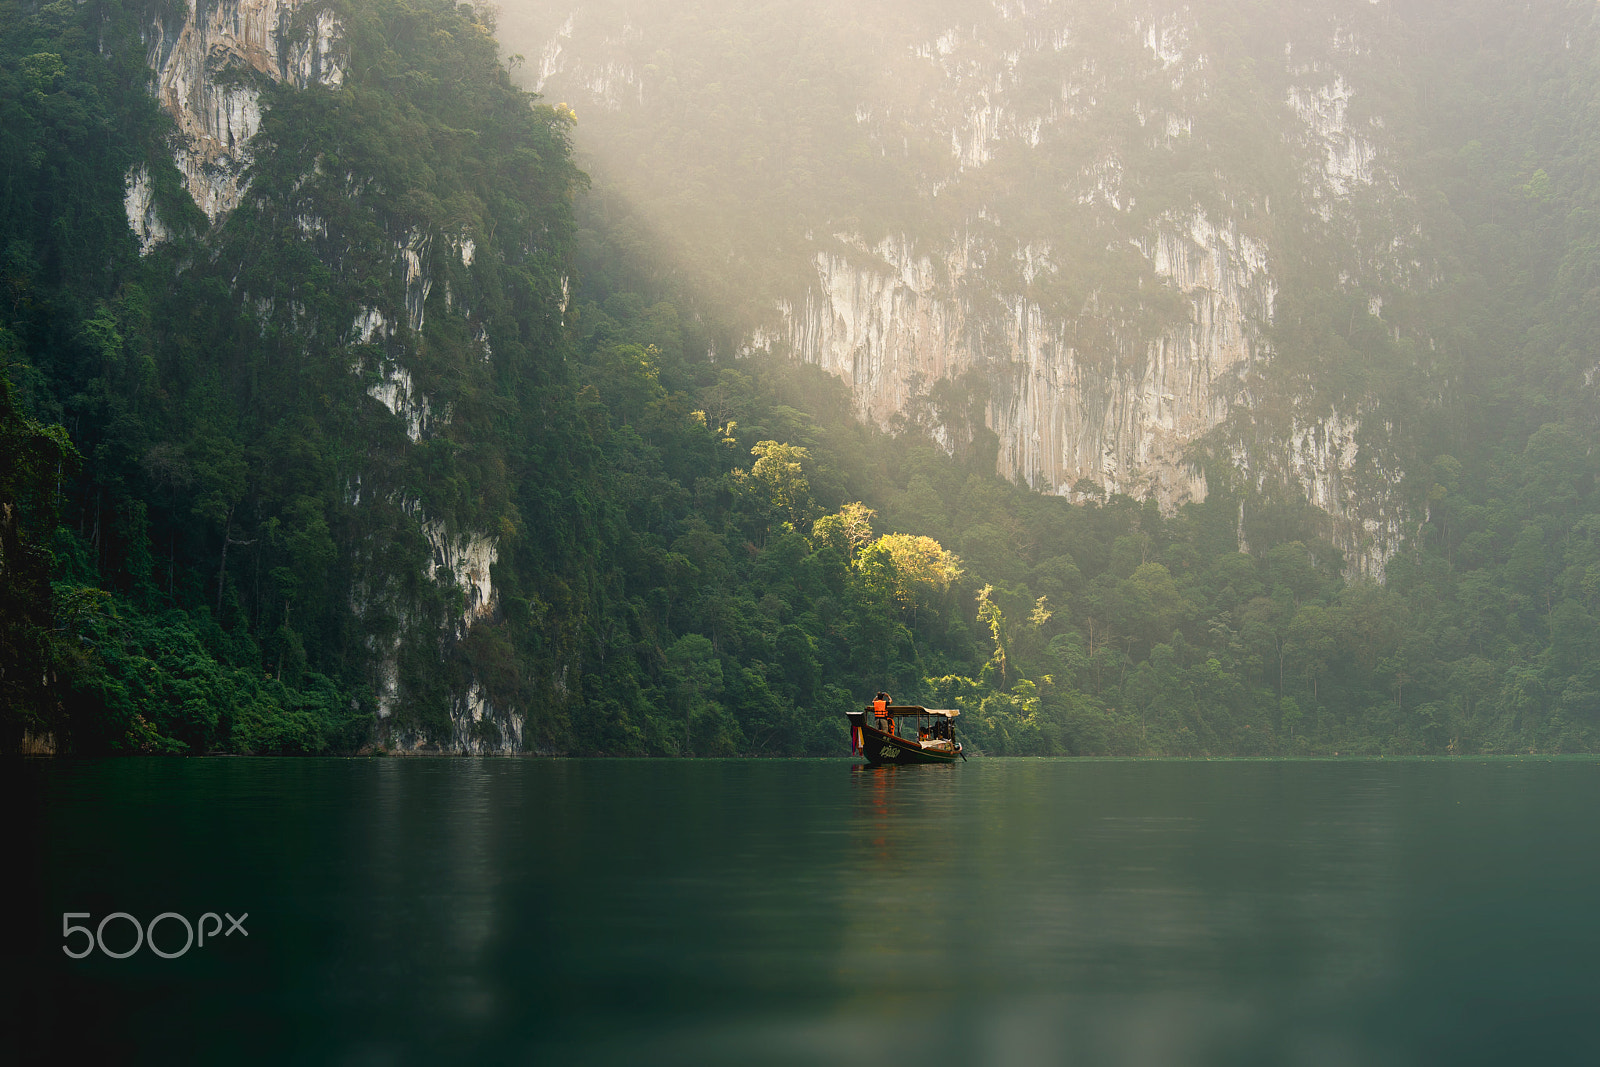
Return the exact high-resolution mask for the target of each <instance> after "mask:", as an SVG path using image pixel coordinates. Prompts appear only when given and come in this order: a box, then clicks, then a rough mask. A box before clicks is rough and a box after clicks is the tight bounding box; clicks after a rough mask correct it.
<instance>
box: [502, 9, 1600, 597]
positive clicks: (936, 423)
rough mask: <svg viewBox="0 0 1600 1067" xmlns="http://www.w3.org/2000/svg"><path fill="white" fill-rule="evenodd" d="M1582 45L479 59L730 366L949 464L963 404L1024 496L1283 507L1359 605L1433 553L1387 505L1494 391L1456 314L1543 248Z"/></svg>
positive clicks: (655, 18) (1421, 27)
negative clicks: (1250, 489)
mask: <svg viewBox="0 0 1600 1067" xmlns="http://www.w3.org/2000/svg"><path fill="white" fill-rule="evenodd" d="M1592 16H1593V12H1592V9H1591V8H1590V7H1589V6H1588V5H1582V4H1573V5H1560V4H1558V5H1553V6H1540V7H1539V8H1538V10H1537V11H1535V10H1533V9H1531V8H1525V7H1524V6H1520V5H1513V4H1503V3H1486V4H1471V3H1469V4H1464V5H1463V4H1430V3H1409V4H1407V3H1400V4H1396V3H1389V2H1368V0H1351V2H1346V3H1335V4H1322V3H1318V4H1311V3H1305V4H1297V3H1273V4H1260V3H1228V2H1222V3H1209V4H1203V5H1191V4H1180V3H1168V2H1154V3H1151V2H1133V3H1114V4H1103V3H1074V2H1066V0H1061V2H1055V3H965V4H959V3H947V4H896V3H884V2H876V3H867V4H848V5H847V4H827V3H805V4H800V3H787V4H786V3H772V4H759V5H742V4H733V3H717V2H711V3H688V4H674V5H653V4H646V3H629V2H625V0H624V2H612V3H606V2H599V3H533V2H527V0H523V2H519V3H510V4H507V5H506V8H505V13H504V17H503V19H504V28H503V32H502V35H503V36H504V38H505V40H506V42H507V43H506V46H505V47H506V49H507V50H508V51H514V52H519V53H521V54H523V55H524V56H525V57H526V58H525V60H524V61H522V62H521V63H519V64H518V66H517V67H516V72H517V75H518V76H519V77H520V78H521V79H522V80H523V81H524V83H525V84H528V85H529V86H530V87H531V88H534V89H536V90H537V91H539V92H542V93H545V94H546V95H548V96H550V97H551V98H552V99H555V98H559V99H562V100H565V101H567V102H569V103H570V104H571V105H572V106H574V107H575V108H576V109H577V110H578V112H579V114H580V116H581V119H580V126H579V134H578V138H577V144H578V146H579V150H580V153H582V155H583V157H584V158H585V160H586V161H587V162H588V165H589V167H590V169H591V171H592V172H593V174H594V175H595V177H596V179H597V180H598V181H599V182H600V183H601V185H602V186H603V187H605V188H607V189H608V190H614V191H615V194H616V195H617V196H619V197H622V198H624V199H625V200H626V201H627V202H628V203H630V204H632V205H634V206H635V207H636V208H637V210H638V211H639V213H640V214H641V215H642V216H643V217H644V218H646V219H647V220H648V221H649V222H650V223H652V224H653V225H654V226H656V227H657V228H658V232H659V234H660V235H661V238H662V239H663V241H664V242H665V243H667V244H668V245H669V246H671V247H672V248H673V249H674V250H675V252H674V258H675V261H676V262H678V263H680V264H682V265H683V268H684V269H685V270H686V271H688V272H689V273H691V275H692V276H693V280H694V282H695V283H697V284H699V285H700V286H702V287H703V292H704V293H705V294H706V298H707V300H708V301H709V302H710V303H711V304H713V305H715V306H717V307H718V308H719V309H724V308H725V309H733V313H734V314H735V315H736V317H737V321H738V322H739V323H740V325H741V326H742V327H743V330H744V336H743V344H744V345H745V346H746V348H747V349H761V350H769V351H775V352H781V353H783V354H785V355H788V356H790V357H792V358H797V359H801V360H804V361H806V362H810V363H815V364H818V365H820V366H822V367H824V368H826V369H827V370H829V371H830V372H832V373H834V374H836V375H838V376H839V377H841V378H842V379H843V380H845V381H846V382H848V383H849V384H850V386H851V391H852V397H853V400H854V406H855V410H856V411H857V412H858V414H860V415H862V416H863V417H866V418H870V419H875V420H878V421H880V422H884V423H888V422H889V421H890V420H892V419H894V418H895V417H897V416H898V417H900V418H903V419H906V420H909V421H911V422H914V423H916V424H918V425H923V426H926V427H927V428H929V429H930V430H932V431H933V432H935V433H937V434H940V435H942V439H944V440H945V441H946V443H947V444H948V445H949V446H951V447H955V446H957V445H959V444H960V443H962V438H963V436H964V434H965V431H964V430H963V427H962V424H961V418H960V415H959V414H957V413H954V412H950V411H947V410H942V409H941V406H940V402H941V401H943V403H944V404H945V406H948V405H949V404H950V403H952V402H959V401H952V399H951V396H952V393H953V394H954V395H955V396H956V397H959V398H960V399H961V400H965V399H966V398H967V397H968V396H971V397H974V398H975V403H976V404H977V405H978V409H979V410H980V411H981V413H982V419H983V422H984V424H985V425H986V426H987V427H988V428H989V429H991V430H993V431H994V433H995V434H996V435H997V437H998V439H999V454H998V456H997V461H996V466H997V470H998V472H999V473H1000V474H1002V475H1003V476H1006V477H1011V478H1017V479H1020V480H1022V481H1024V482H1025V483H1026V484H1028V485H1030V486H1032V487H1033V488H1036V489H1039V490H1041V491H1044V492H1052V493H1063V494H1067V495H1069V496H1073V497H1075V498H1077V499H1083V498H1084V497H1085V495H1086V494H1090V493H1093V492H1095V491H1096V490H1095V488H1094V487H1098V488H1099V489H1100V490H1104V491H1108V492H1125V493H1129V494H1131V495H1133V496H1135V497H1139V498H1142V497H1144V496H1146V495H1147V494H1150V495H1154V496H1155V497H1156V499H1158V500H1160V501H1161V503H1162V504H1163V506H1165V507H1168V508H1170V507H1172V506H1174V505H1176V504H1180V503H1182V502H1184V501H1186V500H1201V499H1204V497H1205V495H1206V492H1207V489H1208V486H1209V484H1210V482H1211V481H1212V480H1215V479H1218V478H1221V479H1223V480H1229V479H1237V480H1241V481H1242V482H1244V483H1247V484H1254V485H1256V486H1258V487H1263V486H1268V485H1271V486H1273V487H1275V488H1281V489H1282V490H1284V491H1286V492H1290V493H1297V494H1302V495H1304V496H1306V497H1308V498H1309V499H1310V500H1311V501H1312V502H1313V503H1315V504H1316V505H1317V506H1318V507H1319V508H1321V509H1323V510H1324V511H1326V512H1327V513H1328V515H1329V516H1330V520H1331V521H1330V524H1329V534H1330V536H1331V537H1332V539H1333V540H1334V541H1335V542H1336V543H1337V544H1339V546H1340V547H1341V548H1342V549H1343V550H1344V551H1345V552H1346V554H1347V559H1348V564H1349V569H1350V572H1351V573H1352V574H1368V575H1372V576H1374V577H1380V578H1381V577H1382V575H1383V571H1384V565H1385V563H1386V561H1387V559H1388V558H1389V557H1390V556H1392V555H1393V553H1394V552H1396V551H1397V550H1398V549H1399V548H1400V546H1401V544H1402V543H1403V540H1404V538H1405V537H1406V536H1407V534H1408V533H1411V532H1414V531H1415V530H1416V524H1417V523H1418V522H1420V521H1422V520H1423V519H1424V517H1425V511H1426V507H1425V502H1424V500H1423V499H1422V495H1423V493H1425V490H1426V488H1427V487H1426V486H1425V485H1424V486H1414V485H1413V486H1408V485H1406V484H1405V483H1406V480H1407V473H1408V472H1409V471H1411V470H1414V469H1416V468H1417V467H1418V466H1419V465H1423V464H1426V463H1427V462H1429V461H1431V459H1432V457H1433V455H1434V454H1436V453H1438V452H1451V453H1454V452H1457V451H1459V450H1460V448H1459V446H1457V445H1455V444H1454V443H1453V442H1452V443H1451V447H1448V448H1445V447H1440V446H1441V444H1442V442H1440V441H1438V440H1437V439H1434V438H1433V437H1432V436H1431V433H1432V431H1433V430H1434V429H1435V425H1434V422H1435V420H1436V419H1437V418H1439V417H1440V415H1441V412H1442V411H1443V410H1450V409H1452V408H1453V406H1454V405H1455V404H1458V403H1460V402H1461V400H1462V398H1463V396H1465V395H1470V394H1472V393H1473V392H1475V391H1477V390H1478V389H1479V388H1481V386H1480V384H1479V381H1478V378H1477V372H1478V371H1479V370H1480V368H1483V367H1484V365H1485V364H1488V365H1489V368H1493V369H1490V373H1491V374H1496V373H1498V371H1499V370H1500V369H1503V368H1504V367H1505V366H1506V364H1507V362H1509V361H1514V360H1515V359H1516V356H1515V355H1514V354H1513V352H1510V351H1507V350H1506V349H1505V347H1504V345H1503V343H1502V338H1501V336H1500V335H1499V333H1498V331H1493V332H1491V331H1492V327H1491V326H1490V325H1489V323H1488V322H1482V323H1479V322H1472V318H1473V315H1472V314H1471V312H1470V311H1469V310H1468V309H1469V308H1470V307H1471V305H1472V304H1473V303H1474V296H1473V295H1471V294H1472V293H1473V292H1474V290H1475V289H1477V288H1479V287H1481V286H1483V285H1484V283H1485V281H1486V280H1487V279H1488V278H1489V277H1494V276H1495V275H1497V274H1498V273H1499V272H1500V271H1502V270H1505V269H1507V267H1508V266H1509V263H1510V262H1513V261H1518V260H1520V261H1522V262H1523V264H1524V266H1523V267H1521V268H1514V270H1523V269H1525V270H1536V269H1539V266H1540V265H1541V264H1542V265H1543V266H1544V267H1545V268H1546V269H1548V266H1549V264H1550V262H1551V261H1552V259H1559V258H1560V256H1561V254H1562V253H1563V251H1564V250H1565V249H1566V247H1567V245H1566V244H1565V243H1564V242H1563V241H1562V239H1561V238H1560V237H1557V236H1556V235H1555V234H1552V233H1549V232H1548V231H1547V230H1544V227H1545V226H1547V225H1548V224H1549V222H1550V221H1551V217H1552V215H1554V214H1555V212H1552V211H1551V208H1552V207H1553V206H1554V204H1555V202H1556V200H1557V199H1559V198H1560V197H1561V196H1562V195H1563V192H1565V191H1567V190H1569V189H1571V188H1575V187H1576V185H1575V183H1578V182H1581V180H1582V179H1581V177H1580V176H1581V173H1582V164H1581V163H1579V160H1580V159H1582V158H1583V155H1584V152H1585V151H1586V150H1585V148H1584V147H1583V146H1582V145H1581V144H1579V143H1575V142H1574V140H1573V136H1572V135H1573V133H1574V132H1575V131H1574V130H1573V129H1572V127H1570V126H1567V125H1566V123H1567V122H1570V121H1573V120H1576V119H1577V117H1578V113H1577V112H1572V111H1567V110H1566V109H1568V108H1573V107H1577V108H1580V109H1581V108H1582V107H1584V106H1585V104H1586V103H1587V101H1586V100H1585V99H1584V97H1583V96H1581V95H1574V93H1573V91H1574V90H1575V89H1576V88H1577V87H1579V86H1581V85H1582V84H1583V83H1584V79H1586V78H1587V77H1589V75H1590V74H1591V73H1592V66H1591V64H1592V56H1593V48H1592V45H1593V43H1594V42H1593V38H1592V36H1591V35H1592V33H1593V29H1594V27H1593V18H1592ZM1558 113H1563V114H1564V116H1565V117H1564V118H1558V117H1557V114H1558ZM1484 227H1492V229H1491V231H1490V232H1489V233H1485V232H1484ZM1507 227H1509V228H1510V229H1511V230H1513V231H1521V236H1520V237H1519V238H1518V239H1517V240H1516V241H1514V242H1513V243H1512V244H1507V243H1506V242H1504V241H1502V240H1500V239H1499V238H1498V236H1491V234H1497V233H1498V232H1499V231H1500V230H1502V229H1504V228H1507ZM1541 230H1543V231H1544V232H1542V233H1540V232H1539V231H1541ZM1528 238H1532V240H1529V239H1528ZM1541 238H1544V239H1553V240H1550V242H1549V243H1542V242H1541ZM1489 291H1490V292H1492V293H1493V294H1494V297H1495V299H1497V300H1505V301H1506V303H1507V313H1514V314H1518V315H1521V316H1527V315H1528V314H1530V313H1534V314H1538V313H1539V311H1540V310H1542V311H1543V312H1544V314H1543V317H1550V318H1554V317H1560V316H1561V315H1563V314H1564V313H1565V310H1566V308H1564V307H1560V308H1558V307H1551V308H1548V309H1538V310H1536V309H1537V308H1538V305H1540V304H1542V303H1543V302H1544V299H1545V296H1546V293H1547V291H1545V290H1539V289H1533V290H1529V291H1527V292H1513V291H1511V290H1510V289H1509V288H1508V287H1507V286H1506V285H1504V284H1502V283H1500V281H1499V279H1497V280H1496V282H1495V283H1493V284H1491V285H1490V287H1489ZM1529 305H1532V306H1529ZM1475 310H1477V311H1478V312H1479V313H1481V311H1482V308H1481V307H1480V308H1478V309H1475ZM1464 313H1465V314H1464ZM1464 319H1466V320H1467V321H1463V320H1464ZM1469 323H1471V326H1472V327H1473V328H1470V329H1469V328H1467V327H1468V324H1469ZM1486 334H1487V336H1486ZM1531 358H1534V359H1537V358H1538V356H1537V355H1535V356H1533V357H1531ZM1586 369H1588V368H1586V367H1584V366H1572V367H1569V368H1567V369H1566V373H1567V375H1568V377H1567V386H1568V387H1570V388H1573V389H1581V388H1585V387H1586V386H1587V384H1588V383H1587V382H1586V381H1585V380H1584V379H1583V378H1582V377H1581V374H1582V373H1583V372H1584V371H1585V370H1586ZM969 373H970V374H971V376H970V377H964V376H965V375H968V374H969ZM955 380H959V381H961V383H962V385H961V387H960V388H959V389H956V390H953V391H952V390H948V389H942V388H941V385H942V384H943V383H947V382H951V381H955ZM962 394H966V395H965V396H963V395H962ZM963 414H964V413H963ZM1446 417H1448V416H1446ZM1407 427H1409V429H1408V428H1407ZM1430 450H1431V451H1430ZM1084 480H1087V481H1088V482H1090V483H1093V486H1090V485H1087V484H1085V485H1083V486H1082V487H1081V489H1079V490H1077V491H1076V492H1075V490H1074V487H1075V486H1079V485H1080V482H1083V481H1084ZM1419 490H1421V491H1422V492H1419Z"/></svg>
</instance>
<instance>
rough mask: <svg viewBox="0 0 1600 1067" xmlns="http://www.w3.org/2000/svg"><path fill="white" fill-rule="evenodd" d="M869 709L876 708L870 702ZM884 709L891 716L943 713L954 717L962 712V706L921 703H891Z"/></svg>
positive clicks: (946, 716) (948, 716) (948, 717)
mask: <svg viewBox="0 0 1600 1067" xmlns="http://www.w3.org/2000/svg"><path fill="white" fill-rule="evenodd" d="M867 710H868V711H873V710H876V709H874V708H873V707H872V705H870V704H868V705H867ZM884 710H885V711H887V712H888V713H889V715H890V717H891V718H899V717H900V716H902V715H943V716H944V717H945V718H947V719H953V718H955V717H956V716H957V715H960V714H961V709H960V708H925V707H923V706H922V705H921V704H890V705H889V706H888V707H887V708H885V709H884Z"/></svg>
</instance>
